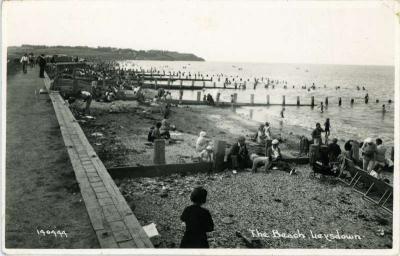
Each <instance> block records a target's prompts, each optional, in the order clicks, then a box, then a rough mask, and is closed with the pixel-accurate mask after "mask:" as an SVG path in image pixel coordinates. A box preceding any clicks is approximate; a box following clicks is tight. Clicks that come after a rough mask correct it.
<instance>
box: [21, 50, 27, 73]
mask: <svg viewBox="0 0 400 256" xmlns="http://www.w3.org/2000/svg"><path fill="white" fill-rule="evenodd" d="M20 62H21V63H22V72H24V74H26V73H27V72H28V71H27V67H28V62H29V59H28V54H26V53H25V54H24V56H22V58H21V61H20Z"/></svg>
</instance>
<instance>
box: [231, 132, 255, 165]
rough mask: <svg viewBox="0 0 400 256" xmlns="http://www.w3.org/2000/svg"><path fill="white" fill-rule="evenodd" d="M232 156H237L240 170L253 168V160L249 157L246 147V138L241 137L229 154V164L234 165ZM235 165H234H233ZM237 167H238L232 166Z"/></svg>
mask: <svg viewBox="0 0 400 256" xmlns="http://www.w3.org/2000/svg"><path fill="white" fill-rule="evenodd" d="M232 156H236V160H237V167H238V168H239V169H245V168H248V167H250V166H251V160H250V157H249V151H248V150H247V146H246V138H245V137H244V136H243V135H240V136H239V138H238V140H237V143H235V144H233V146H232V147H231V149H230V151H229V153H228V162H229V163H232ZM232 165H234V163H232ZM232 167H236V166H232Z"/></svg>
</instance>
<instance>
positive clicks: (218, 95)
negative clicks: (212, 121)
mask: <svg viewBox="0 0 400 256" xmlns="http://www.w3.org/2000/svg"><path fill="white" fill-rule="evenodd" d="M220 96H221V93H220V92H218V93H217V98H216V101H217V105H218V103H219V97H220Z"/></svg>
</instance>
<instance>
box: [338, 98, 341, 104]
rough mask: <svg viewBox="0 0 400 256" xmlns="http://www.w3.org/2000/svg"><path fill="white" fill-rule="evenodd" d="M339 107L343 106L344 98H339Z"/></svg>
mask: <svg viewBox="0 0 400 256" xmlns="http://www.w3.org/2000/svg"><path fill="white" fill-rule="evenodd" d="M338 104H339V106H342V98H341V97H339V103H338Z"/></svg>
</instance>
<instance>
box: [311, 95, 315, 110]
mask: <svg viewBox="0 0 400 256" xmlns="http://www.w3.org/2000/svg"><path fill="white" fill-rule="evenodd" d="M314 106H315V104H314V96H311V107H312V108H313V107H314Z"/></svg>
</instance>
